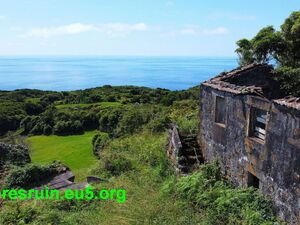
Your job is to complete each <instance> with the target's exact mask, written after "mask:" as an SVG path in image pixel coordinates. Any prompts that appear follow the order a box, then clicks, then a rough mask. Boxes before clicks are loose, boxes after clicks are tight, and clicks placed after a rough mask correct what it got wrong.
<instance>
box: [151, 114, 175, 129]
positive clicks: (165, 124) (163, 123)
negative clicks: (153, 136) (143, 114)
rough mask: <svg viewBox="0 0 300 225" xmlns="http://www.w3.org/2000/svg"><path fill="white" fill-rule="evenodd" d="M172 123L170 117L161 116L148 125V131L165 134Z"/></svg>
mask: <svg viewBox="0 0 300 225" xmlns="http://www.w3.org/2000/svg"><path fill="white" fill-rule="evenodd" d="M171 122H172V121H171V119H170V118H169V117H168V116H159V117H158V118H155V119H153V120H151V121H150V122H149V123H148V124H147V129H148V130H149V131H150V132H152V133H159V132H163V131H165V130H166V129H168V128H169V126H170V124H171Z"/></svg>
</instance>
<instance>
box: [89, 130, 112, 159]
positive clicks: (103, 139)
mask: <svg viewBox="0 0 300 225" xmlns="http://www.w3.org/2000/svg"><path fill="white" fill-rule="evenodd" d="M109 140H110V138H109V135H108V134H107V133H98V134H96V135H95V136H94V137H93V140H92V143H93V152H94V155H97V156H98V155H99V153H100V151H101V150H102V149H103V148H104V147H105V146H106V145H107V144H108V142H109Z"/></svg>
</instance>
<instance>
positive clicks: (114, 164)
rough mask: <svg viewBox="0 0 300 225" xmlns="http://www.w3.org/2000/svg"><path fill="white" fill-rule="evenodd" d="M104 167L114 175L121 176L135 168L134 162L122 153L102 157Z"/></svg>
mask: <svg viewBox="0 0 300 225" xmlns="http://www.w3.org/2000/svg"><path fill="white" fill-rule="evenodd" d="M102 163H103V164H102V166H103V169H104V170H106V171H107V172H108V173H109V174H110V175H112V176H119V175H121V174H122V173H124V172H127V171H130V170H132V169H133V166H132V162H131V160H129V159H128V158H126V157H124V156H122V155H121V154H120V153H113V154H111V155H109V156H105V157H104V158H103V159H102Z"/></svg>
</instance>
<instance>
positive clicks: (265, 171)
mask: <svg viewBox="0 0 300 225" xmlns="http://www.w3.org/2000/svg"><path fill="white" fill-rule="evenodd" d="M272 71H273V68H272V66H270V65H267V64H255V65H254V64H253V65H249V66H246V67H242V68H239V69H236V70H233V71H231V72H228V73H222V74H220V75H219V76H217V77H215V78H213V79H211V80H209V81H206V82H204V83H202V85H201V91H200V92H201V93H200V95H201V100H200V101H201V103H200V134H199V138H198V142H199V144H200V147H201V151H202V154H203V157H204V160H205V161H208V162H211V161H214V160H218V161H219V163H220V166H221V169H222V172H223V173H224V175H225V176H226V177H227V178H228V179H229V180H230V181H231V182H232V183H233V184H234V185H236V186H242V187H248V186H253V187H255V188H258V189H260V191H261V192H262V193H263V194H264V195H267V196H270V197H271V199H272V200H273V202H274V205H275V208H276V210H277V212H278V215H279V216H280V217H281V218H282V219H283V220H285V221H287V222H288V223H289V224H300V98H296V97H292V96H284V95H282V93H280V91H279V90H280V89H279V85H278V83H277V82H275V81H274V80H273V79H272ZM299 88H300V87H299Z"/></svg>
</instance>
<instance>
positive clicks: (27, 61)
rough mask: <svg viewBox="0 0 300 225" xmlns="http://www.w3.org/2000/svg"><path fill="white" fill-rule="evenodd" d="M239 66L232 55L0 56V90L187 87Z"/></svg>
mask: <svg viewBox="0 0 300 225" xmlns="http://www.w3.org/2000/svg"><path fill="white" fill-rule="evenodd" d="M237 66H238V63H237V59H236V58H234V57H232V58H230V57H226V58H225V57H132V56H126V57H125V56H124V57H123V56H122V57H121V56H118V57H117V56H114V57H104V56H102V57H100V56H88V57H83V56H80V57H71V56H70V57H62V56H59V57H58V56H57V57H54V56H51V57H44V56H43V57H0V90H15V89H23V88H30V89H41V90H55V91H69V90H78V89H86V88H93V87H99V86H103V85H106V84H109V85H114V86H115V85H136V86H145V87H152V88H167V89H170V90H182V89H187V88H190V87H193V86H196V85H199V84H200V83H201V82H203V81H205V80H208V79H210V78H212V77H214V76H215V75H217V74H219V73H221V72H223V71H229V70H231V69H233V68H235V67H237Z"/></svg>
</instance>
